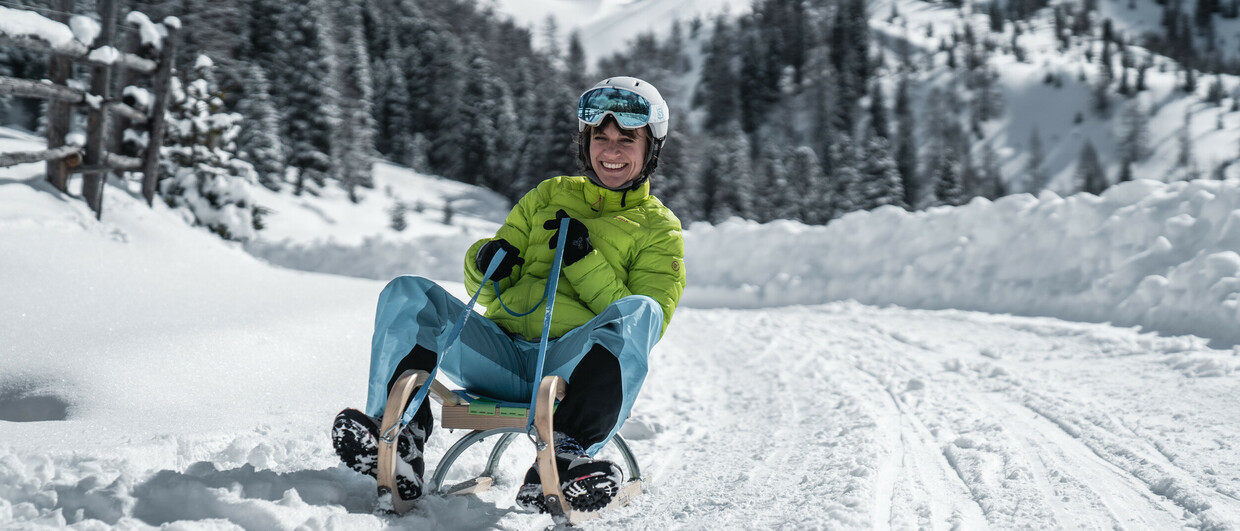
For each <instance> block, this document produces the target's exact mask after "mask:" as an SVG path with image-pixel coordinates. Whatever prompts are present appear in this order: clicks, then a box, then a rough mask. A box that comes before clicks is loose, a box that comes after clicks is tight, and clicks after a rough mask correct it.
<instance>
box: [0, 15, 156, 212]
mask: <svg viewBox="0 0 1240 531" xmlns="http://www.w3.org/2000/svg"><path fill="white" fill-rule="evenodd" d="M97 6H98V10H99V19H100V21H99V22H95V21H93V20H92V19H89V18H87V17H84V16H79V15H74V16H72V17H71V16H70V15H69V13H70V12H72V11H73V0H53V2H52V9H53V11H52V13H51V17H52V18H47V17H44V16H43V15H40V14H38V13H35V12H32V11H23V10H19V9H11V8H6V7H0V42H2V43H5V44H9V45H12V46H19V47H22V48H26V49H30V50H34V51H37V52H43V53H46V54H48V56H49V64H48V77H49V79H47V80H42V81H31V80H27V79H17V78H10V77H4V76H0V95H14V96H18V97H23V98H36V99H43V100H48V111H47V149H46V150H43V151H35V152H23V153H0V167H6V166H12V165H15V164H23V163H30V162H38V161H41V160H42V161H47V180H48V181H49V182H51V183H52V185H53V186H55V187H56V188H58V189H60V190H61V191H63V192H68V188H69V187H68V178H69V175H70V174H71V173H80V174H82V175H83V184H82V197H83V198H84V199H85V200H86V202H87V204H89V205H90V207H91V209H92V210H94V211H95V215H96V217H100V216H102V214H103V184H104V179H105V178H106V175H107V174H108V173H109V172H122V171H141V172H142V173H143V182H142V193H143V195H144V196H145V197H146V201H147V203H148V204H150V203H151V202H152V201H153V200H154V197H155V189H156V184H157V183H158V181H159V153H160V146H161V145H162V144H163V138H164V129H165V123H164V122H165V111H166V110H167V107H168V101H169V98H168V92H169V88H170V86H171V79H172V63H173V57H174V53H175V43H176V39H175V37H176V32H177V30H178V29H179V28H180V22H179V21H178V20H177V19H176V18H175V17H169V18H167V19H165V20H164V21H163V23H161V24H155V23H152V22H151V21H150V19H149V18H147V17H146V15H143V14H141V13H138V12H131V13H129V15H128V16H126V18H125V21H126V22H127V23H129V24H131V25H133V26H134V27H135V29H136V32H135V33H134V38H132V39H130V41H129V43H128V48H130V51H129V52H121V51H119V50H117V49H116V48H115V47H114V46H113V40H114V37H115V34H116V19H117V16H116V15H117V7H116V0H99V2H98V3H97ZM142 51H147V52H150V53H158V58H157V60H151V59H148V58H146V57H143V56H142V53H141V52H142ZM75 62H77V63H82V64H86V65H90V67H91V70H90V90H89V91H86V90H80V89H77V88H73V87H71V86H69V77H70V76H71V73H72V70H73V69H72V66H73V63H75ZM118 69H119V72H120V76H119V77H120V79H121V80H122V84H123V85H125V86H129V85H130V84H132V83H133V82H134V81H136V77H137V76H136V75H135V73H136V74H142V75H148V76H153V79H152V81H151V88H152V90H151V92H150V95H151V96H153V97H150V98H134V97H132V96H133V94H134V91H128V90H127V91H124V93H125V95H126V96H128V97H127V98H126V100H128V101H122V100H120V99H117V98H115V97H114V96H113V95H112V85H113V84H114V83H113V74H114V72H116V71H117V70H118ZM74 106H85V107H86V112H87V131H86V142H85V145H84V146H78V145H71V144H69V143H68V142H67V140H66V135H67V134H68V132H69V124H70V120H71V118H72V111H73V107H74ZM109 122H111V124H110V125H109ZM127 124H133V125H138V126H145V127H146V128H147V142H146V148H145V153H144V155H143V156H142V158H137V157H128V156H124V155H120V154H118V153H116V151H118V150H119V147H120V145H121V141H122V139H123V136H124V130H125V127H126V125H127Z"/></svg>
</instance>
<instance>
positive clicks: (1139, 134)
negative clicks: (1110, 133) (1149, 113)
mask: <svg viewBox="0 0 1240 531" xmlns="http://www.w3.org/2000/svg"><path fill="white" fill-rule="evenodd" d="M1119 137H1120V141H1119V151H1120V158H1121V159H1122V160H1125V161H1128V162H1129V163H1134V162H1139V161H1141V160H1144V159H1145V157H1146V156H1147V155H1148V152H1149V146H1148V144H1149V137H1150V133H1149V119H1148V118H1147V117H1146V115H1145V111H1144V110H1143V108H1142V106H1141V101H1140V99H1134V100H1133V101H1132V102H1131V103H1129V104H1128V105H1126V106H1125V107H1124V113H1123V115H1122V116H1121V120H1120V135H1119Z"/></svg>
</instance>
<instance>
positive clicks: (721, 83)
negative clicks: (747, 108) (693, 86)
mask: <svg viewBox="0 0 1240 531" xmlns="http://www.w3.org/2000/svg"><path fill="white" fill-rule="evenodd" d="M732 34H733V30H732V26H731V24H730V23H729V22H728V20H727V18H725V17H723V16H719V17H718V18H716V19H715V31H714V34H712V35H711V38H710V41H708V43H707V44H706V50H705V51H704V53H705V57H704V58H703V59H702V61H703V62H702V74H701V81H700V82H699V83H698V89H697V92H696V93H695V94H694V96H693V105H694V106H695V107H702V108H704V109H705V111H706V122H705V128H706V130H707V131H716V130H719V129H721V128H723V127H725V126H726V125H727V124H728V120H730V119H731V118H732V117H734V116H735V113H736V109H737V74H736V72H735V71H734V70H733V68H732V63H733V57H735V53H734V52H733V49H732V48H733V47H732V39H733V35H732Z"/></svg>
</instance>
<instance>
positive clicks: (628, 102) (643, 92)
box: [577, 76, 669, 141]
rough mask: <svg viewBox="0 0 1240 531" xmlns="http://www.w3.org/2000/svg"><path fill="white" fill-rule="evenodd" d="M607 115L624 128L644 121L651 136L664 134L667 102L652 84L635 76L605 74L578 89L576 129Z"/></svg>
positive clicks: (580, 128) (657, 137)
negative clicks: (596, 80)
mask: <svg viewBox="0 0 1240 531" xmlns="http://www.w3.org/2000/svg"><path fill="white" fill-rule="evenodd" d="M607 115H611V116H612V117H614V118H615V119H616V121H617V122H618V123H619V125H620V127H623V128H625V129H637V128H639V127H641V126H644V125H648V126H650V133H651V135H652V136H653V137H654V139H655V140H660V141H661V140H663V139H665V138H667V120H668V118H669V113H668V109H667V102H665V101H663V96H660V95H659V90H658V89H656V88H654V85H651V84H650V83H647V82H645V81H642V80H640V79H637V78H635V77H628V76H618V77H609V78H607V79H604V80H602V81H600V82H598V84H596V85H594V86H593V87H591V88H590V90H587V91H585V92H584V93H582V95H581V98H580V99H578V100H577V131H584V130H585V128H586V126H588V125H598V124H599V123H600V122H602V121H603V118H604V117H606V116H607Z"/></svg>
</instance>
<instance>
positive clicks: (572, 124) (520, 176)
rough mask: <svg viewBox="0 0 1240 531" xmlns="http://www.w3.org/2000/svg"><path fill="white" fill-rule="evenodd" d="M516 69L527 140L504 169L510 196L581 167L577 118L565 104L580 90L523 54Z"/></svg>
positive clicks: (516, 91) (517, 94) (546, 65)
mask: <svg viewBox="0 0 1240 531" xmlns="http://www.w3.org/2000/svg"><path fill="white" fill-rule="evenodd" d="M516 70H517V72H516V81H515V82H514V84H513V87H512V88H513V99H514V101H516V104H517V106H518V107H519V108H520V109H521V115H522V117H523V120H522V127H521V129H522V131H521V133H522V134H521V139H522V140H523V141H524V142H523V144H521V145H520V146H518V148H519V150H520V154H519V156H518V157H517V158H516V159H515V160H516V164H514V165H511V166H510V167H507V168H503V169H502V170H501V171H503V172H504V173H506V174H507V175H508V179H509V181H510V184H509V185H508V186H507V189H508V190H509V192H508V194H510V197H511V196H515V197H519V196H520V195H522V194H524V193H525V192H526V191H528V190H530V189H531V188H533V187H534V186H536V185H537V184H538V183H539V182H540V181H542V180H543V179H546V178H548V177H554V176H556V175H566V174H569V173H573V172H574V171H576V167H577V161H576V156H575V155H576V149H575V148H576V146H574V145H573V144H572V138H573V134H572V133H573V132H575V131H576V120H575V119H574V118H573V115H572V114H570V113H566V112H564V105H565V102H571V101H575V99H576V97H577V95H578V94H580V92H577V90H576V89H571V88H569V87H568V84H567V83H565V82H563V81H561V78H560V76H559V74H558V73H557V72H556V71H555V70H553V69H552V67H551V65H550V64H549V63H547V62H545V61H537V62H536V61H535V59H533V58H525V57H523V58H521V59H520V60H519V61H518V66H517V69H516Z"/></svg>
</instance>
